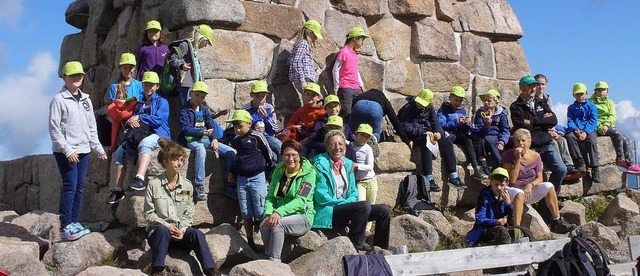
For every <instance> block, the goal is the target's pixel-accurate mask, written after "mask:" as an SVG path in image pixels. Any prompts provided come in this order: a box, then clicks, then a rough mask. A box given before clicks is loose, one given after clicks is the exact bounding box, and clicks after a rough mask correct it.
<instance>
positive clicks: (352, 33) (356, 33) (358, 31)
mask: <svg viewBox="0 0 640 276" xmlns="http://www.w3.org/2000/svg"><path fill="white" fill-rule="evenodd" d="M361 36H363V37H369V36H368V35H367V33H365V32H364V29H362V27H353V28H351V30H349V34H347V38H354V37H361Z"/></svg>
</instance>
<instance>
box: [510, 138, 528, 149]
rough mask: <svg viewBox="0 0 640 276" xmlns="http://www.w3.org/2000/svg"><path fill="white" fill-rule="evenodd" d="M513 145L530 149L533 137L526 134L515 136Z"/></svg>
mask: <svg viewBox="0 0 640 276" xmlns="http://www.w3.org/2000/svg"><path fill="white" fill-rule="evenodd" d="M513 145H514V146H515V147H516V148H524V149H529V147H530V146H531V139H529V137H527V136H526V135H519V136H516V137H513Z"/></svg>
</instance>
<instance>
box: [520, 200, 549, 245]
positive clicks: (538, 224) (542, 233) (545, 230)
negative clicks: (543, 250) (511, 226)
mask: <svg viewBox="0 0 640 276" xmlns="http://www.w3.org/2000/svg"><path fill="white" fill-rule="evenodd" d="M521 225H522V226H523V227H526V228H528V229H529V230H531V233H533V238H534V239H536V240H543V239H546V238H548V237H550V236H551V229H549V226H548V225H547V224H546V223H545V222H544V219H542V216H540V214H539V213H538V212H537V211H536V210H535V209H534V208H533V207H532V206H531V205H529V204H527V205H526V212H525V213H524V214H522V223H521Z"/></svg>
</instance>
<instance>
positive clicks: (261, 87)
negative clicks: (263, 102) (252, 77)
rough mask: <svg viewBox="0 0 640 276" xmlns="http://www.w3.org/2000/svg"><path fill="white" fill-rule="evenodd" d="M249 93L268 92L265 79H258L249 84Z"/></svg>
mask: <svg viewBox="0 0 640 276" xmlns="http://www.w3.org/2000/svg"><path fill="white" fill-rule="evenodd" d="M251 93H269V89H268V85H267V82H266V81H263V80H258V81H254V82H253V83H252V84H251Z"/></svg>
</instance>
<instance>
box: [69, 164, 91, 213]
mask: <svg viewBox="0 0 640 276" xmlns="http://www.w3.org/2000/svg"><path fill="white" fill-rule="evenodd" d="M78 157H79V158H80V162H78V164H77V166H76V168H77V170H78V171H77V175H76V176H77V180H76V190H75V194H74V195H73V206H72V209H71V223H76V222H78V220H79V219H80V207H81V206H82V195H83V194H84V180H85V178H86V177H87V169H88V168H89V154H79V155H78Z"/></svg>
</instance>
